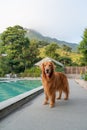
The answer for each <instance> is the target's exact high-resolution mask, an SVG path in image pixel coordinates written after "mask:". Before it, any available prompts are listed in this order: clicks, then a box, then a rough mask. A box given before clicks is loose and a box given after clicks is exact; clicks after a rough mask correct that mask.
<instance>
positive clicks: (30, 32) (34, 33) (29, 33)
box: [25, 28, 78, 51]
mask: <svg viewBox="0 0 87 130" xmlns="http://www.w3.org/2000/svg"><path fill="white" fill-rule="evenodd" d="M25 30H26V31H27V34H26V36H27V37H28V38H29V39H30V40H32V39H36V40H38V41H46V42H48V43H52V42H56V43H58V44H59V45H60V46H62V45H63V44H65V45H67V46H69V47H71V48H72V50H73V51H76V50H77V47H78V44H76V43H69V42H66V41H60V40H58V39H56V38H51V37H46V36H43V35H42V34H40V33H39V32H37V31H35V30H33V29H27V28H25Z"/></svg>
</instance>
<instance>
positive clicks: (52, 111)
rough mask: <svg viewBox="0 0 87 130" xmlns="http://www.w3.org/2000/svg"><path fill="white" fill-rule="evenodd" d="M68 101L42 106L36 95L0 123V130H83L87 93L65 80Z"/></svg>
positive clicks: (40, 97)
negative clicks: (68, 91)
mask: <svg viewBox="0 0 87 130" xmlns="http://www.w3.org/2000/svg"><path fill="white" fill-rule="evenodd" d="M69 84H70V99H69V100H68V101H64V100H63V99H62V100H60V101H56V104H55V107H54V108H49V106H48V105H46V106H44V105H42V103H43V99H44V94H43V93H42V94H40V95H38V96H37V97H36V98H35V99H33V100H31V101H29V102H28V103H26V104H25V105H23V106H22V107H21V108H19V109H17V110H16V111H14V112H13V113H11V114H9V115H8V116H7V117H5V118H3V119H2V120H1V121H0V130H87V90H86V89H85V88H82V87H80V85H79V84H77V83H76V82H75V80H73V79H69Z"/></svg>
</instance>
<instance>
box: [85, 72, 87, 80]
mask: <svg viewBox="0 0 87 130" xmlns="http://www.w3.org/2000/svg"><path fill="white" fill-rule="evenodd" d="M84 80H85V81H87V72H86V73H85V74H84Z"/></svg>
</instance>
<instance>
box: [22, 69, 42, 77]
mask: <svg viewBox="0 0 87 130" xmlns="http://www.w3.org/2000/svg"><path fill="white" fill-rule="evenodd" d="M40 75H41V70H40V68H39V67H31V68H29V69H26V70H25V71H24V73H20V76H21V77H40Z"/></svg>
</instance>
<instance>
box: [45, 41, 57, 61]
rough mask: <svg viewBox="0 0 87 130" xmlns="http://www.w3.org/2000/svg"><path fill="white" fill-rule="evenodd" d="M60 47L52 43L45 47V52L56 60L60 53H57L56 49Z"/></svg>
mask: <svg viewBox="0 0 87 130" xmlns="http://www.w3.org/2000/svg"><path fill="white" fill-rule="evenodd" d="M57 49H59V46H58V44H56V43H50V44H49V45H48V46H46V47H45V54H46V56H48V57H51V58H54V59H55V60H57V59H58V57H59V54H58V53H56V50H57Z"/></svg>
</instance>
